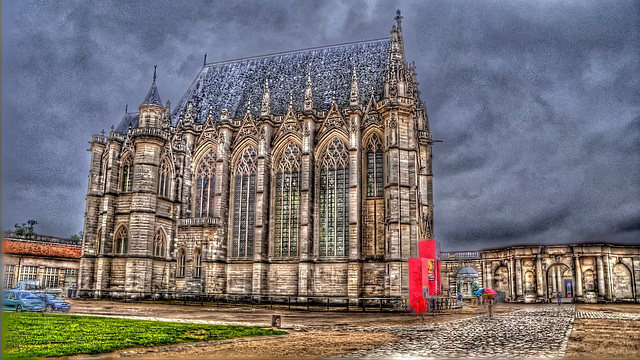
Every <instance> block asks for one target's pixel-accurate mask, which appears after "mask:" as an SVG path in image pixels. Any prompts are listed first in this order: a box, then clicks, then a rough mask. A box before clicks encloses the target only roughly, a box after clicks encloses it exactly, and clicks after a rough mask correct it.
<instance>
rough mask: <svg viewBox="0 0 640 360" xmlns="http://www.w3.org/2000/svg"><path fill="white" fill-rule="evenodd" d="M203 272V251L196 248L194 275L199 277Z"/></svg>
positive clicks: (194, 252) (194, 253)
mask: <svg viewBox="0 0 640 360" xmlns="http://www.w3.org/2000/svg"><path fill="white" fill-rule="evenodd" d="M201 272H202V251H201V250H200V248H196V249H195V250H194V251H193V277H194V278H199V277H200V274H201Z"/></svg>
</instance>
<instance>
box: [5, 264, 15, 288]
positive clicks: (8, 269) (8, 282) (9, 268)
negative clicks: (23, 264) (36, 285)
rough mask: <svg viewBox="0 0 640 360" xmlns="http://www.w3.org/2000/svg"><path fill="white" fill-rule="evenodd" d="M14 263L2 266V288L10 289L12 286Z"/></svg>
mask: <svg viewBox="0 0 640 360" xmlns="http://www.w3.org/2000/svg"><path fill="white" fill-rule="evenodd" d="M14 269H15V265H5V266H4V288H5V289H10V288H12V287H13V279H14Z"/></svg>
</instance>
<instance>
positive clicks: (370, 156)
mask: <svg viewBox="0 0 640 360" xmlns="http://www.w3.org/2000/svg"><path fill="white" fill-rule="evenodd" d="M401 19H402V17H401V16H400V11H399V10H398V12H397V16H396V18H395V20H396V21H397V26H393V28H392V31H391V38H390V39H389V38H387V39H383V40H373V41H364V42H358V43H350V44H343V45H336V46H328V47H322V48H313V49H308V50H300V51H292V52H287V53H282V54H275V55H267V56H258V57H251V58H245V59H239V60H231V61H224V62H217V63H206V62H205V64H204V65H203V67H202V69H201V70H200V72H199V74H198V75H197V77H196V79H195V80H194V81H193V83H192V85H191V86H190V87H189V89H188V90H187V91H186V93H185V95H184V97H183V98H182V99H181V100H180V102H178V104H177V106H176V107H175V109H173V110H171V109H170V105H169V102H168V101H167V102H166V103H165V104H163V103H162V102H161V99H160V93H159V91H158V87H157V85H156V72H155V71H154V75H153V82H152V84H151V88H150V89H149V92H148V93H147V96H146V97H145V98H144V101H143V102H142V104H141V105H140V106H139V107H138V112H134V113H130V112H125V115H124V117H123V119H122V121H121V122H120V124H119V125H118V126H117V127H116V128H113V127H112V131H111V132H110V133H109V135H108V136H103V135H94V136H93V137H92V140H91V142H90V144H91V148H90V149H89V151H90V152H91V165H90V170H89V186H88V192H87V197H86V212H85V219H84V239H83V245H82V247H83V248H82V258H81V265H80V288H81V289H93V290H111V291H148V292H153V291H157V292H160V291H183V292H204V293H208V294H242V295H278V296H279V295H291V296H349V297H369V296H375V297H400V296H406V294H407V291H408V290H407V289H408V258H410V257H416V256H417V241H418V240H423V239H432V238H433V198H432V190H431V189H432V173H431V145H432V140H431V134H430V132H429V124H428V118H427V114H426V107H425V104H424V103H423V102H422V101H421V99H420V92H419V91H418V82H417V80H416V72H415V67H414V65H413V64H407V62H406V60H405V54H404V44H403V40H402V27H401Z"/></svg>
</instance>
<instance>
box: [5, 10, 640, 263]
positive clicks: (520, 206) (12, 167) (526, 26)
mask: <svg viewBox="0 0 640 360" xmlns="http://www.w3.org/2000/svg"><path fill="white" fill-rule="evenodd" d="M396 8H400V9H401V10H402V11H403V16H404V19H403V22H402V27H403V32H404V40H405V51H406V55H407V58H408V60H409V61H415V63H416V67H417V71H418V79H419V82H420V91H421V93H422V99H423V100H424V101H425V102H426V104H427V108H428V114H429V120H430V125H431V131H432V133H433V137H434V138H435V139H439V140H443V143H439V144H436V145H435V146H434V150H433V159H434V165H433V172H434V201H435V229H436V239H438V240H439V241H440V242H441V243H442V245H443V249H444V250H467V249H468V250H474V249H480V248H486V247H498V246H503V245H512V244H524V243H526V244H535V243H567V242H584V241H611V242H626V243H629V242H634V243H640V61H639V58H640V3H639V2H637V1H631V0H630V1H537V2H532V1H525V0H522V1H468V0H429V1H417V0H416V1H377V2H376V1H371V2H366V1H346V0H345V1H323V2H315V1H308V2H307V1H305V2H302V1H296V2H284V1H283V2H277V1H268V2H263V1H255V2H242V1H216V2H208V1H191V2H189V3H188V4H182V2H178V1H154V2H143V1H131V2H125V1H121V0H114V1H108V0H104V1H92V2H89V1H70V0H65V1H44V0H29V1H11V2H8V1H5V2H3V4H2V55H3V56H2V75H3V76H2V119H3V121H2V229H3V230H10V229H13V225H14V224H15V223H17V222H19V223H22V222H26V221H27V220H28V219H35V220H37V221H38V225H36V232H38V233H41V234H47V235H54V236H61V237H68V236H69V235H71V234H75V233H78V232H79V231H80V230H82V225H83V214H84V210H85V194H86V189H87V179H88V170H89V153H88V152H87V151H86V149H87V148H88V147H89V145H88V144H87V142H88V141H89V140H90V139H91V135H92V134H96V133H99V132H100V131H101V130H103V129H104V130H105V131H107V132H108V131H109V128H110V127H111V125H112V124H113V125H117V123H118V122H119V121H120V119H121V118H122V115H123V113H124V108H125V105H126V104H128V105H129V108H130V109H137V107H138V105H139V104H140V102H141V101H142V100H143V98H144V96H145V94H146V92H147V90H148V89H149V86H150V83H151V77H152V74H153V65H154V64H157V65H158V87H159V90H160V95H161V97H162V100H163V101H166V100H167V99H168V100H170V101H171V102H172V104H177V102H178V100H179V99H180V98H181V97H182V95H183V94H184V92H185V91H186V89H187V87H188V86H189V85H190V84H191V82H192V81H193V79H194V78H195V76H196V74H197V73H198V71H199V69H200V68H201V66H202V61H203V56H204V53H205V52H206V53H208V57H207V60H208V62H213V61H219V60H229V59H235V58H240V57H246V56H254V55H261V54H270V53H274V52H282V51H289V50H296V49H303V48H309V47H317V46H324V45H332V44H339V43H345V42H352V41H361V40H369V39H377V38H382V37H387V36H389V31H390V30H391V26H392V25H393V24H395V21H394V20H393V17H394V16H395V10H396ZM260 85H261V84H260Z"/></svg>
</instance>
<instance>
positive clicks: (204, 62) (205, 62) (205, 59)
mask: <svg viewBox="0 0 640 360" xmlns="http://www.w3.org/2000/svg"><path fill="white" fill-rule="evenodd" d="M206 65H207V53H204V61H202V67H205V66H206Z"/></svg>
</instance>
